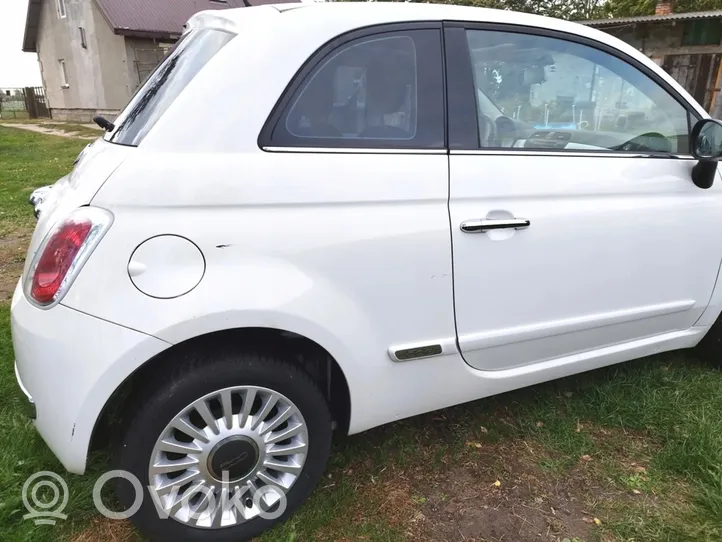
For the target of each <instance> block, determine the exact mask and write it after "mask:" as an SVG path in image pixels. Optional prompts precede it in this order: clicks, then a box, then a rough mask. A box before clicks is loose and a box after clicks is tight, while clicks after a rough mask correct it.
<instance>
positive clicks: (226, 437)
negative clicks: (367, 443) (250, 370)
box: [148, 386, 308, 529]
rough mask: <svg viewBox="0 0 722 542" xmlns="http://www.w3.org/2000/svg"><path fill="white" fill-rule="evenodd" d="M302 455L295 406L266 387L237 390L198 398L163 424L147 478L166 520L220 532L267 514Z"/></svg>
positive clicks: (303, 438) (301, 426)
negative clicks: (171, 519) (267, 488)
mask: <svg viewBox="0 0 722 542" xmlns="http://www.w3.org/2000/svg"><path fill="white" fill-rule="evenodd" d="M307 453H308V429H307V427H306V422H305V421H304V419H303V416H302V414H301V412H300V411H299V410H298V407H296V405H294V404H293V403H292V402H291V401H290V400H289V399H288V398H287V397H285V396H284V395H281V394H280V393H278V392H275V391H273V390H270V389H267V388H261V387H256V386H236V387H232V388H226V389H223V390H220V391H217V392H213V393H210V394H208V395H206V396H205V397H201V398H200V399H198V400H197V401H194V402H193V403H191V404H190V405H188V406H187V407H185V408H184V409H183V410H182V411H181V412H180V413H179V414H178V415H177V416H175V417H174V418H173V419H172V420H171V421H170V423H168V425H167V426H166V427H165V429H164V430H163V432H162V433H161V435H160V437H159V438H158V440H157V441H156V443H155V446H154V448H153V452H152V454H151V459H150V465H149V469H148V479H149V481H150V485H151V490H152V491H153V492H154V493H155V494H156V495H157V502H158V504H159V505H160V506H161V507H162V508H163V510H164V511H165V512H166V513H167V514H168V515H169V516H170V517H172V518H173V519H175V520H176V521H179V522H181V523H185V524H188V525H190V526H193V527H199V528H206V529H220V528H223V527H231V526H233V525H237V524H239V523H243V522H245V521H248V520H250V519H253V518H255V517H256V516H258V515H259V514H260V513H261V512H262V511H263V510H268V509H271V508H273V506H274V505H275V504H277V503H278V501H279V499H280V495H281V494H286V493H288V491H289V490H290V489H291V487H292V486H293V484H294V483H295V482H296V480H297V479H298V476H299V475H300V474H301V471H302V470H303V465H304V462H305V460H306V454H307ZM264 486H272V488H271V489H274V491H268V490H264V489H263V487H264ZM259 491H260V493H259ZM257 493H258V494H257ZM238 503H242V504H241V505H240V506H239V505H238Z"/></svg>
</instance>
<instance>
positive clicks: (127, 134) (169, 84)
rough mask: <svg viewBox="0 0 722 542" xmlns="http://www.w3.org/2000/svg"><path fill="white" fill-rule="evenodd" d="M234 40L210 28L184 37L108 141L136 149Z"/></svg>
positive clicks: (140, 90) (129, 106)
mask: <svg viewBox="0 0 722 542" xmlns="http://www.w3.org/2000/svg"><path fill="white" fill-rule="evenodd" d="M234 37H235V34H232V33H230V32H225V31H222V30H217V29H213V28H205V29H200V30H193V31H191V32H190V33H188V34H184V35H183V36H182V37H181V39H180V41H179V42H177V43H176V44H175V47H174V49H173V50H172V51H171V52H170V53H169V54H168V56H166V57H165V59H164V60H163V61H162V62H161V63H160V65H159V66H158V67H157V68H156V70H155V71H154V72H153V73H152V74H151V75H150V77H148V79H147V80H146V81H145V84H144V85H143V86H142V87H140V89H139V90H138V92H137V93H136V94H135V96H133V98H132V99H131V101H130V103H129V104H128V106H127V107H126V108H125V109H124V110H123V112H122V113H121V114H120V115H119V116H118V119H117V120H116V122H115V125H116V127H117V128H116V129H115V131H114V132H113V133H112V134H111V135H110V136H109V141H111V142H112V143H118V144H121V145H130V146H138V145H139V144H140V142H141V141H142V140H143V138H144V137H145V135H146V134H147V133H148V132H149V131H150V129H151V128H152V127H153V126H154V125H155V123H156V122H158V119H160V117H161V116H162V115H163V114H164V113H165V112H166V110H167V109H168V108H169V107H170V105H171V104H172V103H173V102H174V101H175V100H176V98H178V96H180V94H181V92H183V90H184V89H185V88H186V86H187V85H188V83H190V82H191V80H192V79H193V78H194V77H195V76H196V75H197V74H198V72H200V71H201V69H202V68H203V67H204V66H205V65H206V63H208V61H209V60H210V59H211V58H213V56H215V55H216V53H218V51H220V50H221V49H222V48H223V47H224V46H225V45H226V44H227V43H228V42H229V41H231V40H232V39H233V38H234Z"/></svg>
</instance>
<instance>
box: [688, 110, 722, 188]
mask: <svg viewBox="0 0 722 542" xmlns="http://www.w3.org/2000/svg"><path fill="white" fill-rule="evenodd" d="M691 140H692V141H691V143H692V155H693V156H694V157H695V158H696V159H697V160H699V162H697V164H696V165H695V166H694V168H693V169H692V180H693V181H694V184H696V185H697V186H698V187H700V188H709V187H711V186H712V183H714V178H715V175H716V174H717V162H719V161H720V160H722V122H721V121H719V120H717V119H702V120H700V121H699V122H697V124H695V125H694V128H692V135H691Z"/></svg>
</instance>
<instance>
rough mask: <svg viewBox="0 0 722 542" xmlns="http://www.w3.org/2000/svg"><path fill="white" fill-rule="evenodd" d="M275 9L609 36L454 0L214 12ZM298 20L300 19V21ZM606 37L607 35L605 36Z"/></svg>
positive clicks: (357, 20) (352, 22)
mask: <svg viewBox="0 0 722 542" xmlns="http://www.w3.org/2000/svg"><path fill="white" fill-rule="evenodd" d="M269 8H270V9H274V10H276V11H278V12H280V13H283V14H284V16H290V17H294V18H298V19H314V20H315V19H318V18H323V20H324V22H326V23H330V24H331V25H332V26H336V24H333V23H347V25H348V27H349V29H352V28H358V27H360V26H367V25H372V24H383V23H397V22H411V21H473V22H487V23H499V24H515V25H521V26H532V27H537V28H547V29H550V30H557V31H560V32H568V33H572V34H579V35H583V36H590V37H594V38H595V39H597V40H598V41H607V40H608V39H609V38H611V36H610V35H609V34H607V33H605V32H602V31H600V30H596V29H594V28H589V27H587V26H584V25H581V24H578V23H573V22H570V21H565V20H562V19H553V18H551V17H543V16H541V15H533V14H530V13H520V12H516V11H508V10H502V9H489V8H480V7H472V6H459V5H453V4H432V3H428V4H426V3H415V2H313V1H311V2H298V3H284V4H265V5H263V6H255V7H252V8H233V9H227V10H223V11H222V12H220V13H217V12H216V13H217V14H218V15H219V16H221V17H224V18H227V19H229V20H233V21H234V22H236V21H237V22H241V21H242V20H243V18H244V16H245V15H246V14H247V12H248V11H249V9H252V10H259V9H269ZM299 22H300V21H299ZM605 38H606V39H605Z"/></svg>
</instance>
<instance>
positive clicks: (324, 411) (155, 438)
mask: <svg viewBox="0 0 722 542" xmlns="http://www.w3.org/2000/svg"><path fill="white" fill-rule="evenodd" d="M160 376H161V375H159V374H158V373H156V376H155V378H153V380H154V381H155V383H156V384H157V385H155V386H148V385H147V384H146V385H145V390H144V391H141V392H140V396H139V398H138V400H137V401H134V404H135V406H136V408H135V411H134V413H133V414H132V415H131V416H129V417H128V418H127V420H128V421H127V423H125V424H124V425H125V430H124V431H123V435H122V440H121V441H120V442H119V443H118V444H117V445H116V446H115V449H114V464H115V468H116V469H121V470H124V471H128V472H130V473H132V474H133V475H134V476H135V477H136V478H137V479H138V480H139V481H140V483H141V485H142V487H143V501H142V504H141V506H140V508H139V509H138V511H137V512H136V513H135V514H133V515H132V516H131V521H132V522H133V523H134V524H135V526H136V527H137V528H138V530H139V531H140V532H141V533H142V534H143V535H145V536H147V537H149V538H150V539H151V540H156V541H159V542H164V541H172V542H180V541H190V542H210V541H213V542H225V541H229V542H230V541H233V542H237V541H241V540H247V539H250V538H252V537H254V536H257V535H259V534H260V533H262V532H263V531H266V530H267V529H269V528H270V527H272V526H273V525H274V524H276V523H279V522H282V521H284V520H285V519H286V518H288V517H289V516H290V515H291V514H292V513H293V512H294V510H295V509H296V508H298V506H299V505H301V504H302V503H303V502H304V501H305V500H306V499H307V498H308V496H309V495H310V494H311V492H312V491H313V489H314V488H315V486H316V484H317V483H318V481H319V480H320V479H321V477H322V476H323V472H324V470H325V467H326V463H327V460H328V456H329V453H330V448H331V415H330V413H329V407H328V404H327V402H326V400H325V398H324V396H323V394H322V393H321V391H320V390H319V389H318V387H317V385H316V384H315V382H314V381H313V380H312V379H311V378H310V377H309V376H308V375H307V374H306V373H305V372H303V371H302V370H301V369H299V368H298V367H296V366H294V365H291V364H289V363H284V362H283V361H281V360H279V359H276V358H275V357H268V356H263V355H258V354H222V355H218V356H214V358H213V359H189V360H184V361H181V362H180V363H179V364H178V365H175V366H173V369H172V374H170V378H168V379H167V380H165V381H162V380H160V378H159V377H160ZM229 388H232V389H233V390H240V391H237V392H233V394H232V395H231V399H232V400H231V401H227V402H226V404H231V403H233V410H234V412H235V411H236V410H238V413H237V414H236V415H237V417H238V418H237V419H236V418H234V419H233V423H232V424H231V425H232V426H233V429H232V430H229V429H228V426H227V425H225V426H224V422H225V420H226V417H225V412H226V411H225V410H224V409H223V407H222V404H221V403H222V400H223V399H222V398H225V397H227V396H226V395H223V396H218V395H217V392H219V390H228V389H229ZM263 390H266V391H263ZM223 393H224V394H227V391H226V392H223ZM274 393H275V394H276V395H280V397H281V398H280V399H278V401H277V403H276V405H277V406H276V407H274V408H273V409H272V410H271V411H270V412H271V415H269V416H268V417H265V418H263V420H265V422H264V423H261V424H260V425H259V426H258V427H259V428H263V427H269V426H272V425H273V423H274V418H275V419H276V420H277V419H280V418H281V417H282V414H283V413H284V412H287V405H288V404H290V406H291V407H293V406H295V407H296V409H297V411H298V413H300V416H298V414H297V413H296V411H293V414H292V415H291V417H290V418H288V421H287V422H283V423H281V425H280V426H279V427H280V429H278V428H276V429H273V430H272V431H270V432H269V433H268V435H269V437H270V438H271V439H274V438H277V437H278V438H280V436H283V435H285V434H286V433H285V431H287V430H296V429H294V428H296V427H297V425H298V423H301V422H304V423H305V428H306V431H305V432H301V433H299V434H298V435H296V436H294V437H292V438H290V439H286V440H281V441H280V444H273V445H272V446H273V448H268V446H271V445H269V444H264V443H263V442H264V441H263V440H262V439H264V438H266V437H263V436H261V437H258V435H256V433H258V432H259V431H260V430H261V429H257V430H256V433H253V432H252V431H251V432H250V433H248V434H249V435H250V436H243V435H240V436H238V435H237V434H236V433H234V431H235V432H240V431H242V429H241V428H240V425H241V424H242V421H241V420H242V419H243V413H242V410H243V409H244V408H245V405H246V404H250V405H251V407H249V408H252V409H253V410H252V412H254V413H255V416H256V417H255V418H252V417H247V418H246V419H247V420H248V422H247V423H246V424H245V430H246V431H248V430H249V429H250V427H251V425H252V419H258V418H260V417H261V416H263V410H264V409H263V406H264V405H266V404H267V403H266V402H264V401H268V403H270V402H271V399H270V398H271V397H272V396H273V394H274ZM208 397H211V398H210V399H209V398H208ZM216 397H218V400H216ZM249 397H255V399H252V400H248V401H246V399H248V398H249ZM202 398H204V399H203V402H204V404H206V405H207V406H208V407H209V412H210V413H211V414H212V416H213V417H214V418H217V417H218V415H219V413H220V415H221V416H222V420H216V425H215V426H214V427H215V429H217V430H218V431H219V434H220V435H221V436H222V435H226V437H225V438H224V439H222V440H221V441H219V442H216V443H215V448H213V449H212V450H211V451H210V452H208V453H209V455H207V456H204V455H192V454H188V455H186V456H185V457H186V459H187V458H190V457H193V458H197V459H199V461H198V464H197V465H194V466H193V467H191V468H189V469H188V470H186V471H183V474H181V475H180V476H178V477H176V478H174V479H173V480H171V481H174V480H180V479H181V478H182V477H185V476H191V475H193V472H194V469H205V475H202V476H201V477H200V479H202V480H204V483H205V485H206V486H208V485H210V484H217V483H218V477H219V476H220V475H218V474H217V473H218V472H219V471H221V472H222V471H223V470H225V469H226V468H228V471H226V472H227V473H228V474H229V476H235V477H236V482H234V481H233V480H232V481H231V484H230V487H231V490H232V491H234V489H233V488H234V487H235V488H236V489H235V491H238V486H239V485H240V487H241V488H244V487H245V485H244V484H247V482H244V481H243V479H242V478H240V479H239V478H237V477H238V476H241V475H242V472H246V470H245V468H247V467H248V465H247V464H245V463H242V462H241V464H240V465H239V464H237V463H238V461H239V459H238V458H246V459H243V461H258V460H259V459H258V458H260V461H262V462H263V461H265V460H266V459H268V460H271V461H275V463H274V465H277V464H278V461H282V463H283V465H284V467H283V468H285V465H286V464H289V465H290V464H292V466H293V468H294V469H296V468H297V465H298V464H300V463H301V461H303V462H302V469H301V471H300V473H293V474H291V473H284V472H281V471H278V470H274V469H270V470H267V471H265V473H266V475H271V476H274V477H278V478H279V479H280V478H283V479H284V480H286V479H291V477H293V476H295V479H294V480H293V481H292V482H290V483H291V484H292V485H290V487H289V488H287V489H286V488H284V490H283V494H284V495H285V498H286V508H285V511H284V512H283V514H281V515H280V516H279V517H277V518H275V517H269V518H268V519H267V518H265V517H261V516H256V517H253V518H250V519H247V520H245V521H243V522H238V523H237V524H235V525H231V526H223V527H221V528H198V527H195V526H191V525H189V524H188V523H186V522H184V520H183V518H181V519H176V518H175V517H166V518H165V519H161V518H160V517H159V513H158V511H157V509H156V504H155V502H154V501H153V497H151V495H150V493H149V490H148V486H149V484H152V483H153V484H156V487H162V485H163V482H164V481H165V477H167V476H176V473H173V474H164V473H161V474H157V473H156V471H154V474H153V475H152V476H151V473H150V469H151V459H153V461H154V465H160V464H162V462H163V461H178V455H182V454H178V455H173V454H166V452H165V451H159V449H158V446H159V445H160V446H164V444H159V443H160V436H161V435H166V436H165V437H164V438H165V440H166V442H167V441H171V442H174V443H178V442H180V440H181V439H188V438H192V437H190V436H187V435H186V434H185V433H179V432H177V431H176V430H174V429H168V424H169V423H170V422H171V421H172V420H173V419H174V418H176V417H177V416H178V415H179V413H182V412H191V414H190V416H192V417H190V418H189V417H185V418H183V419H186V420H187V419H191V420H194V425H196V427H197V428H200V426H201V425H202V424H203V423H206V422H204V421H203V420H204V418H199V417H198V416H199V411H196V410H195V409H194V408H191V410H188V407H189V406H190V405H193V404H194V403H195V404H199V403H198V401H199V400H200V399H202ZM284 400H287V401H286V402H284ZM239 405H240V406H239ZM219 406H220V410H219ZM289 408H290V407H289ZM274 412H275V413H276V414H273V413H274ZM299 420H301V422H299ZM196 422H198V423H196ZM236 425H237V426H238V427H235V426H236ZM284 426H285V427H286V429H284ZM168 431H170V432H171V433H168ZM208 431H211V432H210V433H208ZM224 431H225V433H224ZM203 432H204V435H212V437H213V438H220V436H219V437H216V436H215V432H214V431H213V430H212V426H211V425H210V424H207V427H205V428H204V429H203ZM168 434H171V435H173V436H172V437H168V436H167V435H168ZM239 434H240V433H239ZM228 435H231V436H232V438H231V439H230V440H229V439H228V438H227V437H228ZM234 435H235V436H234ZM273 435H276V436H273ZM257 437H258V438H257ZM259 438H260V439H261V440H259ZM304 438H305V446H306V447H305V451H306V453H305V454H296V455H292V456H291V455H287V456H284V457H285V459H283V457H281V458H280V459H279V458H277V457H274V456H273V454H272V455H266V454H270V453H271V452H274V451H277V450H279V449H280V448H278V446H281V447H286V448H289V447H290V448H293V449H296V448H297V447H298V446H302V445H303V444H304V442H303V440H304ZM231 441H234V442H233V444H229V443H230V442H231ZM241 441H242V442H241ZM183 443H184V445H186V446H201V447H205V449H210V447H211V445H212V444H213V440H211V443H210V444H206V443H204V442H203V441H202V440H198V439H195V440H193V441H192V442H191V443H190V444H186V443H185V440H184V441H183ZM299 443H300V444H299ZM234 446H235V448H233V447H234ZM254 446H255V448H254ZM264 446H265V448H264ZM239 447H242V448H239ZM251 449H255V453H256V454H257V455H256V456H255V457H256V459H253V458H252V459H251V460H248V459H247V457H248V456H249V454H248V453H246V450H251ZM239 450H241V452H239ZM259 450H261V451H259ZM264 450H265V451H264ZM205 453H206V452H202V454H205ZM253 453H254V452H251V453H250V456H253ZM163 454H166V455H163ZM193 454H199V452H193ZM275 455H278V454H275ZM221 456H223V457H221ZM203 457H206V460H202V459H201V458H203ZM228 457H231V458H232V459H231V460H230V461H229V460H224V458H226V459H227V458H228ZM158 458H161V459H158ZM289 458H290V459H289ZM186 459H182V458H181V461H186ZM252 464H253V465H255V466H251V468H250V471H248V473H249V474H248V476H251V477H253V476H255V473H256V472H257V471H256V469H261V470H262V469H264V468H265V467H264V466H262V464H261V463H257V462H256V463H252ZM244 465H245V466H244ZM263 465H265V463H263ZM234 469H236V471H234ZM238 469H240V470H238ZM194 476H195V475H194ZM206 478H209V479H208V480H206ZM266 479H267V478H266ZM198 480H199V478H198V477H196V481H194V482H192V484H191V485H193V484H196V483H200V482H198ZM254 483H255V484H256V485H259V484H260V485H261V486H262V485H263V483H264V482H263V481H262V480H261V479H260V478H255V482H254ZM218 485H219V486H220V484H218ZM269 485H272V484H269ZM215 487H216V486H215V485H214V488H215ZM115 490H116V495H117V497H118V500H119V501H120V504H121V507H122V509H123V510H129V509H130V507H131V506H132V505H133V503H134V501H135V499H136V493H135V490H134V489H133V487H132V485H131V484H130V483H128V482H126V481H124V480H122V479H118V483H117V484H116V488H115ZM187 490H188V488H185V491H187ZM183 491H184V490H181V491H180V492H178V494H177V495H179V496H181V497H182V495H183V494H184V493H183ZM214 491H215V489H214ZM234 494H235V493H234ZM251 494H252V493H251V491H250V489H248V490H247V491H246V493H245V494H244V496H243V497H241V498H240V502H245V503H246V506H247V507H248V506H249V502H250V501H249V500H248V499H249V497H250V496H251ZM201 496H202V493H199V494H198V497H196V498H200V497H201ZM163 498H165V499H169V498H172V497H166V496H164V497H163ZM193 500H194V499H193V498H191V499H189V501H190V504H192V503H193ZM220 501H221V499H220V498H219V499H218V501H216V502H220ZM260 502H261V501H260V500H259V503H260ZM165 504H166V505H168V501H166V503H165ZM253 506H255V508H254V507H250V508H246V509H242V512H243V513H244V514H245V513H249V514H253V513H255V512H254V511H255V510H257V509H258V507H257V506H256V505H253ZM181 508H182V509H183V510H181V511H180V512H177V513H178V514H183V513H185V512H184V511H185V510H186V508H184V507H183V506H181ZM199 508H201V507H200V506H199ZM208 508H210V506H208ZM241 508H242V507H241ZM241 508H239V510H240V509H241ZM279 508H280V504H279V505H278V506H276V507H275V509H274V507H271V509H270V510H271V512H272V514H271V515H272V516H275V515H276V514H277V513H279ZM238 514H240V512H238V511H236V515H235V516H234V517H235V518H237V517H239V515H238ZM201 516H202V515H201ZM213 517H215V516H213ZM185 521H188V516H185ZM199 521H206V523H207V524H206V527H210V525H209V524H208V522H211V523H212V520H211V516H208V518H205V519H203V517H201V520H199Z"/></svg>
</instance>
